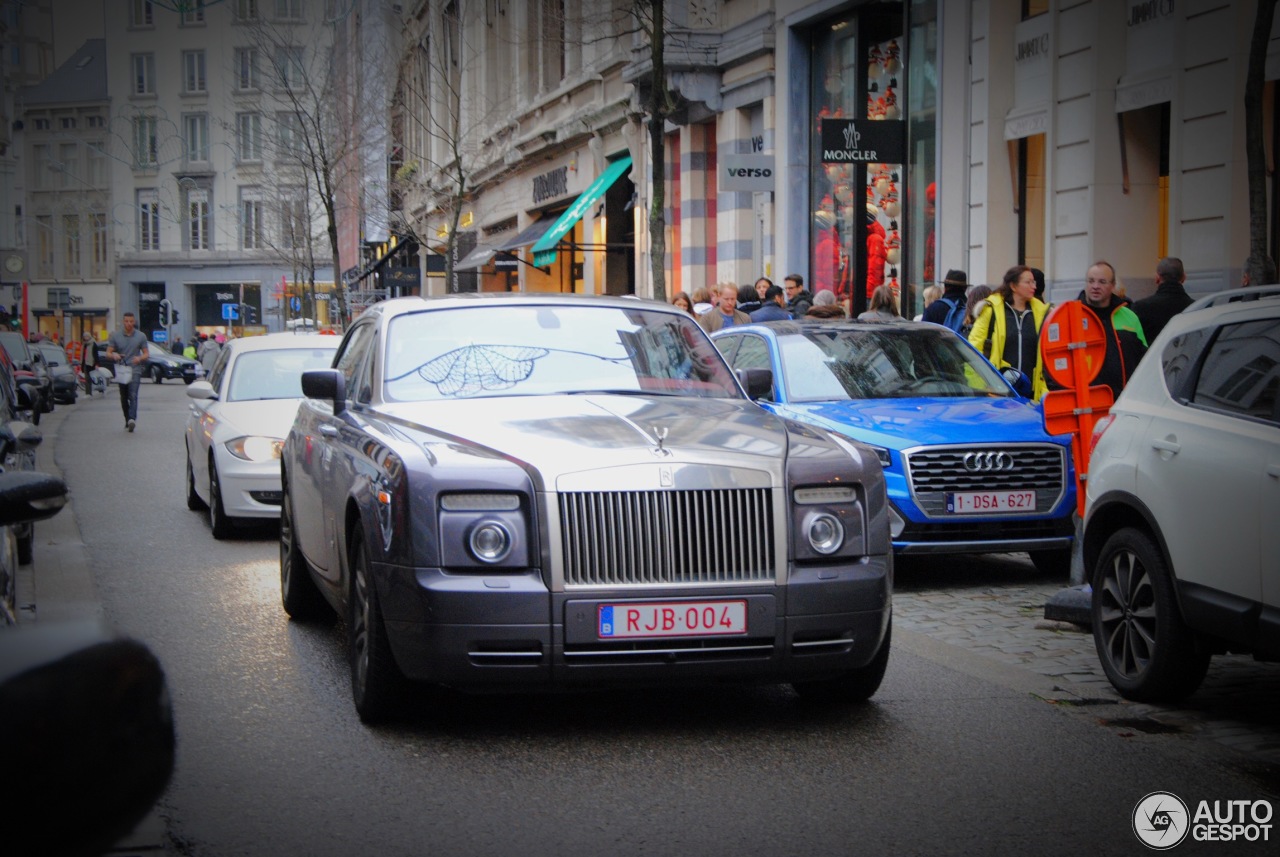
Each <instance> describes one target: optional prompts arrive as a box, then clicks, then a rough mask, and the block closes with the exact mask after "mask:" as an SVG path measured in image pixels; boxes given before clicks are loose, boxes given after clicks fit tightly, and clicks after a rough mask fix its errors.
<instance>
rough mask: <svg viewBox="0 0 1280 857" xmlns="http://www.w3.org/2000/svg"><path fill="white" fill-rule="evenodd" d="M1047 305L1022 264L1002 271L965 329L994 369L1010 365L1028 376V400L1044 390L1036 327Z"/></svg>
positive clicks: (1041, 323)
mask: <svg viewBox="0 0 1280 857" xmlns="http://www.w3.org/2000/svg"><path fill="white" fill-rule="evenodd" d="M1048 314H1049V305H1048V304H1046V303H1045V302H1044V301H1041V300H1037V299H1036V279H1035V275H1033V274H1032V273H1031V269H1030V268H1028V267H1027V266H1026V265H1015V266H1013V267H1012V268H1010V269H1009V270H1008V271H1006V272H1005V275H1004V280H1003V281H1002V282H1001V283H1000V287H999V288H998V289H996V291H995V292H993V293H992V294H991V296H990V297H988V298H987V306H986V307H985V308H983V310H982V312H981V313H980V314H979V315H978V317H977V319H976V320H975V321H974V323H973V330H971V331H969V344H970V345H972V346H973V347H974V348H977V349H978V350H979V351H981V352H982V356H983V357H986V358H987V359H988V360H990V361H991V364H992V365H993V366H995V367H996V368H997V369H1004V368H1006V367H1009V366H1012V367H1013V368H1014V369H1017V370H1018V371H1019V372H1021V373H1022V374H1024V375H1026V376H1027V377H1028V378H1030V379H1031V400H1032V401H1033V402H1038V401H1040V400H1041V399H1042V398H1044V394H1045V393H1046V392H1048V389H1049V388H1048V386H1046V384H1045V380H1044V366H1043V361H1042V360H1041V354H1040V327H1041V325H1043V324H1044V320H1045V317H1046V316H1047V315H1048Z"/></svg>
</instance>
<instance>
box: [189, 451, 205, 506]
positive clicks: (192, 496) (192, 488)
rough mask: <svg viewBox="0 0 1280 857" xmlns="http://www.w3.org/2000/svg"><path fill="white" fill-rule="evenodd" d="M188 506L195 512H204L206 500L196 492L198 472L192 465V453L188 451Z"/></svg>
mask: <svg viewBox="0 0 1280 857" xmlns="http://www.w3.org/2000/svg"><path fill="white" fill-rule="evenodd" d="M187 508H188V509H190V510H191V511H193V512H203V511H204V509H205V504H204V501H203V500H201V499H200V495H199V494H198V493H196V472H195V470H194V469H193V468H192V467H191V453H187Z"/></svg>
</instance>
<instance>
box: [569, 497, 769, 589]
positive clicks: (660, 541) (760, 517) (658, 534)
mask: <svg viewBox="0 0 1280 857" xmlns="http://www.w3.org/2000/svg"><path fill="white" fill-rule="evenodd" d="M772 502H773V501H772V497H771V491H770V489H767V488H740V489H724V490H699V491H592V492H567V493H561V494H560V528H561V533H562V536H563V549H564V581H565V585H567V586H648V585H661V584H684V583H702V584H708V583H710V584H714V583H750V582H753V581H770V580H773V579H774V568H773V561H774V560H773V557H774V552H773V506H772Z"/></svg>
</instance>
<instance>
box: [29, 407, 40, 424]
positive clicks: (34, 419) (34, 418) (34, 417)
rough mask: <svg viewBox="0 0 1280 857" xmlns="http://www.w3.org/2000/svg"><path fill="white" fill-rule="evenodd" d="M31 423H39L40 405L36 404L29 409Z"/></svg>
mask: <svg viewBox="0 0 1280 857" xmlns="http://www.w3.org/2000/svg"><path fill="white" fill-rule="evenodd" d="M31 424H32V425H33V426H38V425H40V406H39V405H38V404H37V405H36V406H35V407H33V408H32V409H31Z"/></svg>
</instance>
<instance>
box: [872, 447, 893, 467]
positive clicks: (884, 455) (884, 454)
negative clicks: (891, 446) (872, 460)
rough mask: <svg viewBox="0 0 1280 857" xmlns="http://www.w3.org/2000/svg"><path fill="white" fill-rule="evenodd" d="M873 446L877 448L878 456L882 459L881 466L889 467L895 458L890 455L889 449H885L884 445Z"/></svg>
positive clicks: (874, 448)
mask: <svg viewBox="0 0 1280 857" xmlns="http://www.w3.org/2000/svg"><path fill="white" fill-rule="evenodd" d="M871 448H872V449H873V450H875V453H876V458H878V459H880V466H881V467H888V466H889V465H890V464H892V463H893V459H891V458H890V457H889V450H887V449H885V448H884V447H883V446H873V447H871Z"/></svg>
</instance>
